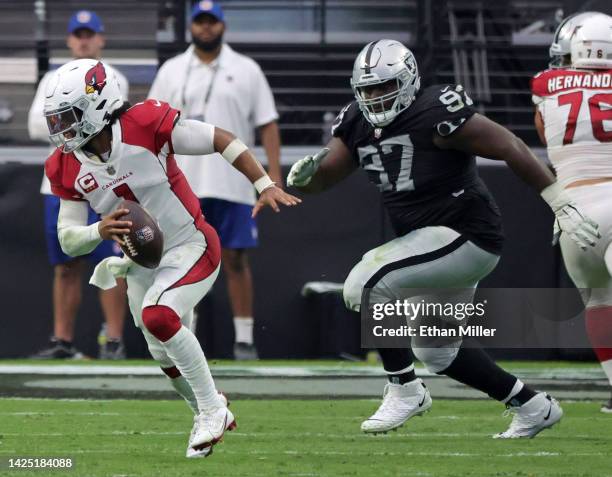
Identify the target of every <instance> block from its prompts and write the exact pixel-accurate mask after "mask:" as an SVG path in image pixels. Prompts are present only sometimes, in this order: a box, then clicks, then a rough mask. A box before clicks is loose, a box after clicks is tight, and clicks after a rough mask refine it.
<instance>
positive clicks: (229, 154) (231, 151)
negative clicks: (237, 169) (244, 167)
mask: <svg viewBox="0 0 612 477" xmlns="http://www.w3.org/2000/svg"><path fill="white" fill-rule="evenodd" d="M247 149H248V147H247V146H246V144H245V143H243V142H242V141H241V140H240V139H238V138H236V139H234V140H233V141H232V142H230V143H229V144H228V145H227V147H226V148H225V149H224V150H223V152H222V153H221V155H222V156H223V157H224V158H225V160H226V161H227V162H229V163H230V164H233V163H234V161H235V160H236V159H238V156H240V154H242V153H243V152H244V151H246V150H247Z"/></svg>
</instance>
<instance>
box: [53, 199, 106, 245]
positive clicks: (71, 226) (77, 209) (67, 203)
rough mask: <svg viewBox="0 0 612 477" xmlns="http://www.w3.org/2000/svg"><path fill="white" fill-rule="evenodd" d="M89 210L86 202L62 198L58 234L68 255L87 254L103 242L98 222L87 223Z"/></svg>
mask: <svg viewBox="0 0 612 477" xmlns="http://www.w3.org/2000/svg"><path fill="white" fill-rule="evenodd" d="M88 212H89V210H88V206H87V203H86V202H75V201H72V200H64V199H60V210H59V215H58V218H57V236H58V238H59V243H60V246H61V247H62V250H63V251H64V253H65V254H66V255H70V256H71V257H77V256H79V255H86V254H88V253H90V252H91V251H93V249H95V248H96V247H97V246H98V244H99V243H100V242H102V237H100V233H99V232H98V222H96V223H94V224H91V225H87V216H88Z"/></svg>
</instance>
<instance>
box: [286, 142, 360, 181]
mask: <svg viewBox="0 0 612 477" xmlns="http://www.w3.org/2000/svg"><path fill="white" fill-rule="evenodd" d="M355 169H357V164H356V163H355V161H353V159H352V157H351V152H350V151H349V149H348V148H347V147H346V145H345V144H344V142H343V141H342V139H339V138H336V137H334V138H332V139H331V140H330V141H329V143H327V146H325V148H324V149H322V150H321V151H319V152H318V153H317V154H315V155H314V156H306V157H305V158H304V159H300V160H299V161H298V162H296V163H295V164H294V165H293V167H291V171H289V176H288V178H287V185H289V186H293V187H296V188H298V189H299V190H301V191H302V192H307V193H313V192H320V191H323V190H326V189H329V188H330V187H332V186H334V185H335V184H337V183H338V182H340V181H341V180H342V179H344V178H345V177H347V176H349V175H350V174H351V173H352V172H353V171H354V170H355Z"/></svg>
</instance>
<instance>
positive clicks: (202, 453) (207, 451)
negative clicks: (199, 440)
mask: <svg viewBox="0 0 612 477" xmlns="http://www.w3.org/2000/svg"><path fill="white" fill-rule="evenodd" d="M217 392H218V393H219V399H220V400H221V402H222V403H223V405H224V406H225V407H228V406H229V405H230V402H229V400H228V399H227V397H226V396H225V394H223V393H222V392H221V391H217ZM197 417H198V416H193V427H192V428H191V434H190V435H189V441H188V443H187V452H186V454H185V455H186V457H187V458H188V459H197V458H199V457H208V456H209V455H211V454H212V449H213V448H212V446H209V447H205V448H203V449H201V450H195V449H194V448H193V447H191V443H192V441H193V438H194V436H195V435H196V432H197V429H198V424H199V421H198V419H197Z"/></svg>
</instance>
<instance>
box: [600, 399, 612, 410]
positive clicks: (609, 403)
mask: <svg viewBox="0 0 612 477" xmlns="http://www.w3.org/2000/svg"><path fill="white" fill-rule="evenodd" d="M601 412H603V413H604V414H612V396H611V397H610V399H608V401H607V402H605V403H603V404H602V405H601Z"/></svg>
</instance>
